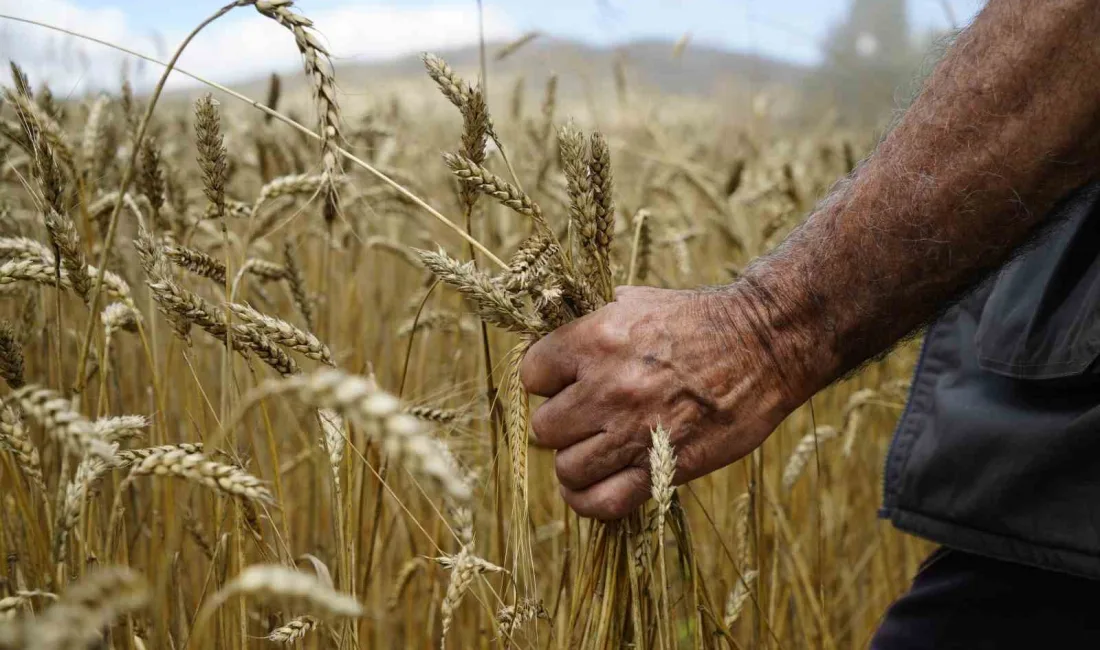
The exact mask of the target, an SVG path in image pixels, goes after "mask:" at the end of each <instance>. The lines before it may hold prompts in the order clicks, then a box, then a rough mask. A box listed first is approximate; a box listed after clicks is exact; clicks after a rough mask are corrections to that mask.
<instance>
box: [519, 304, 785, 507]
mask: <svg viewBox="0 0 1100 650" xmlns="http://www.w3.org/2000/svg"><path fill="white" fill-rule="evenodd" d="M747 307H748V305H747V304H746V303H745V301H744V300H743V299H741V298H739V296H738V295H737V294H736V293H735V292H705V291H671V290H663V289H650V288H640V287H637V288H636V287H621V288H619V289H618V291H617V292H616V300H615V301H614V302H612V303H610V304H608V305H607V306H605V307H604V308H602V309H600V310H598V311H597V312H595V313H592V314H589V315H587V316H585V317H584V318H581V319H578V320H576V321H574V322H572V323H569V324H568V325H565V326H563V327H561V328H560V329H558V330H557V331H555V332H553V333H551V334H550V335H548V336H546V337H545V338H543V339H542V340H540V341H539V342H538V343H536V344H535V345H534V346H533V347H532V348H531V350H530V352H528V354H527V357H526V359H525V361H524V363H523V367H522V368H521V378H522V381H523V384H524V386H525V387H526V388H527V390H528V391H530V392H531V393H534V394H537V395H543V396H545V397H549V398H550V399H549V400H548V401H547V402H546V403H544V404H543V405H542V406H540V407H539V408H538V410H537V411H536V412H535V413H534V416H533V419H532V428H533V430H534V435H535V438H536V442H537V444H539V445H540V446H544V447H548V448H551V449H554V450H556V451H557V453H556V459H555V466H556V471H557V475H558V479H559V481H560V483H561V494H562V497H563V498H564V499H565V501H566V502H567V503H568V504H569V505H570V506H571V507H572V508H573V509H574V510H575V511H577V513H579V514H581V515H584V516H588V517H595V518H598V519H604V520H610V519H618V518H620V517H623V516H625V515H627V514H628V513H630V512H631V511H632V510H633V509H634V508H635V507H636V506H638V505H640V504H641V503H643V502H644V501H645V500H646V499H647V498H648V497H649V492H650V480H649V459H648V450H649V446H650V430H651V429H652V428H653V427H655V426H656V425H657V423H658V422H660V423H661V425H662V426H663V427H664V428H665V429H666V430H668V431H669V432H670V434H671V439H672V443H673V447H674V449H675V451H676V456H677V472H676V476H675V482H676V483H677V484H682V483H684V482H686V481H690V480H692V479H695V478H697V477H700V476H703V475H704V474H708V473H710V472H713V471H714V470H716V469H719V468H721V467H724V466H726V465H728V464H730V463H732V462H733V461H735V460H737V459H739V458H741V457H743V456H745V455H746V454H748V453H749V452H751V451H752V450H753V449H754V448H756V447H757V446H758V445H759V444H760V443H761V442H763V440H764V439H765V438H766V437H767V436H768V435H769V434H770V433H771V432H772V431H773V430H774V429H775V427H776V426H778V424H779V422H780V421H782V419H783V418H784V417H785V416H786V415H787V413H789V412H790V410H791V409H793V408H794V407H795V406H797V405H798V404H799V403H801V401H802V400H803V399H805V396H803V395H801V394H799V393H798V392H797V391H795V392H792V391H789V390H787V389H786V387H785V384H786V383H787V381H786V380H785V378H784V372H783V370H782V369H781V368H777V367H776V366H777V359H776V358H775V357H774V349H772V348H771V346H770V343H769V342H767V341H762V339H761V336H760V334H761V332H760V328H759V322H758V319H757V317H758V316H759V313H756V314H755V315H754V314H751V313H746V308H747ZM748 311H750V312H751V311H754V310H751V309H749V310H748ZM770 333H771V332H768V334H770ZM768 334H765V335H764V336H767V335H768ZM776 334H777V335H778V334H779V332H776Z"/></svg>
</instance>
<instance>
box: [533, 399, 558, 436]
mask: <svg viewBox="0 0 1100 650" xmlns="http://www.w3.org/2000/svg"><path fill="white" fill-rule="evenodd" d="M531 433H533V434H535V440H536V441H537V442H538V444H540V445H543V446H550V445H552V444H553V437H554V413H553V411H552V407H551V405H550V403H549V402H547V403H545V404H543V405H542V406H540V407H538V408H537V409H535V412H534V413H533V414H532V415H531Z"/></svg>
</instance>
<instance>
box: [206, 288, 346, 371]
mask: <svg viewBox="0 0 1100 650" xmlns="http://www.w3.org/2000/svg"><path fill="white" fill-rule="evenodd" d="M226 306H227V307H228V308H229V310H230V311H232V312H233V314H234V315H236V316H237V318H239V319H241V321H242V322H243V323H245V324H246V325H248V326H251V327H254V328H255V329H256V330H258V331H259V332H260V333H261V334H263V335H264V336H266V337H268V338H270V339H271V340H272V341H275V342H276V343H278V344H279V345H281V346H283V347H287V348H290V349H291V350H294V351H295V352H298V353H300V354H301V355H303V356H305V357H308V358H310V359H313V360H315V361H320V362H321V363H323V364H325V365H327V366H335V365H336V362H335V361H333V360H332V353H330V352H329V349H328V346H327V345H325V344H324V343H322V342H321V340H320V339H318V338H317V336H316V335H314V334H312V333H311V332H306V331H304V330H301V329H299V328H297V327H295V326H293V325H291V324H290V323H288V322H286V321H284V320H282V319H279V318H275V317H274V316H268V315H267V314H262V313H260V312H258V311H256V310H255V309H253V308H252V307H250V306H248V305H241V304H237V303H226Z"/></svg>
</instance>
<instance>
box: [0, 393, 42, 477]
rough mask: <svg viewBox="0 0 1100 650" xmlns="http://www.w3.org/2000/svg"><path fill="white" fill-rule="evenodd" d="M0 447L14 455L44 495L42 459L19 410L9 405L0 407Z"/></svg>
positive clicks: (25, 474) (22, 469) (16, 462)
mask: <svg viewBox="0 0 1100 650" xmlns="http://www.w3.org/2000/svg"><path fill="white" fill-rule="evenodd" d="M0 447H5V448H7V449H8V451H10V452H11V453H12V455H13V456H15V464H16V465H17V466H18V467H19V470H20V471H21V472H23V476H26V477H27V480H28V481H30V483H31V485H33V486H34V487H35V489H36V490H37V491H38V493H39V494H41V495H42V497H43V498H45V497H46V481H45V479H44V478H43V476H42V460H41V458H40V457H39V455H38V448H37V447H35V446H34V442H32V441H31V438H30V435H28V433H27V428H26V427H25V426H23V419H22V418H21V417H20V416H19V412H18V411H16V410H15V409H14V408H12V407H10V406H2V407H0Z"/></svg>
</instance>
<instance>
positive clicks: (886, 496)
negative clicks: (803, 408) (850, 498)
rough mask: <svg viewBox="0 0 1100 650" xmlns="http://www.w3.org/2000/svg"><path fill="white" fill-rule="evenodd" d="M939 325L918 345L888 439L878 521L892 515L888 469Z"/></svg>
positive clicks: (928, 332) (892, 460)
mask: <svg viewBox="0 0 1100 650" xmlns="http://www.w3.org/2000/svg"><path fill="white" fill-rule="evenodd" d="M938 324H939V323H938V322H937V323H934V324H933V325H932V327H930V328H929V329H928V331H927V332H926V333H925V335H924V340H923V341H921V344H920V352H919V353H918V355H917V365H916V366H915V367H914V368H913V376H912V379H910V381H909V394H908V395H907V396H906V399H905V408H903V409H902V411H901V417H900V418H898V423H897V425H896V426H895V427H894V435H893V436H891V438H890V444H889V445H888V446H887V447H886V459H885V461H884V464H883V468H882V507H881V508H880V509H879V511H878V516H879V518H880V519H889V518H891V517H892V515H893V511H894V504H893V503H892V501H893V499H892V498H891V497H894V496H895V495H894V494H891V493H890V492H889V491H888V489H887V488H888V485H887V484H888V483H889V480H890V467H891V466H892V465H893V464H894V462H895V460H894V455H895V454H894V452H895V450H896V448H897V445H898V438H899V437H900V436H901V429H902V426H903V425H904V424H905V420H906V418H907V417H908V416H909V410H910V409H911V408H912V406H913V394H914V393H915V392H916V389H917V378H918V377H920V372H921V369H922V368H923V367H924V358H925V356H926V355H927V353H928V342H929V341H930V340H931V337H932V331H933V330H934V329H935V328H936V325H938Z"/></svg>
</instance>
